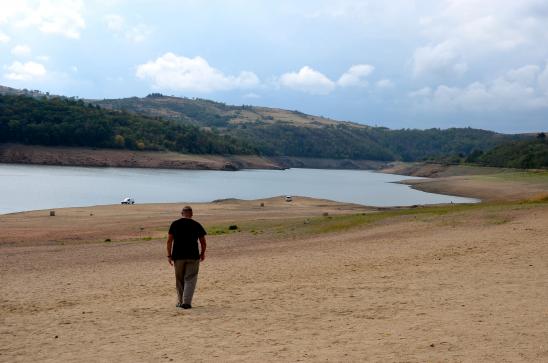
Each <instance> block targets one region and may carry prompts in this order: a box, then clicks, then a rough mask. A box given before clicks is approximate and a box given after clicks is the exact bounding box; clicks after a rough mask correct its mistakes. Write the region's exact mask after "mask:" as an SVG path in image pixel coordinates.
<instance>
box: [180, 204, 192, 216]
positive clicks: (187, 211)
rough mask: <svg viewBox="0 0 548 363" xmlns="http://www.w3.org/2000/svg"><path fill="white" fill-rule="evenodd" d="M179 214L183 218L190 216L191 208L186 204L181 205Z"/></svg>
mask: <svg viewBox="0 0 548 363" xmlns="http://www.w3.org/2000/svg"><path fill="white" fill-rule="evenodd" d="M181 214H182V215H183V217H185V218H192V208H191V207H190V206H188V205H185V206H184V207H183V210H182V211H181Z"/></svg>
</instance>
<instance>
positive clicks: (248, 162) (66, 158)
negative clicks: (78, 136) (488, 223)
mask: <svg viewBox="0 0 548 363" xmlns="http://www.w3.org/2000/svg"><path fill="white" fill-rule="evenodd" d="M0 163H3V164H23V165H50V166H78V167H117V168H145V169H180V170H222V171H236V170H243V169H265V170H284V169H289V168H311V169H359V170H379V169H381V168H383V167H386V166H387V163H386V162H382V161H374V160H350V159H329V158H325V159H324V158H309V157H290V156H273V157H266V156H260V155H212V154H181V153H176V152H170V151H135V150H125V149H99V148H85V147H50V146H39V145H22V144H11V143H7V144H0Z"/></svg>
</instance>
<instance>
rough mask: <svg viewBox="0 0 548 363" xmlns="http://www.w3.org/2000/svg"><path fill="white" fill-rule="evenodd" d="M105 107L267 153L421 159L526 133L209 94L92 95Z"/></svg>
mask: <svg viewBox="0 0 548 363" xmlns="http://www.w3.org/2000/svg"><path fill="white" fill-rule="evenodd" d="M89 101H90V102H91V103H93V104H96V105H99V106H101V107H104V108H109V109H113V110H119V111H126V112H131V113H137V114H145V115H148V116H153V117H161V118H167V119H170V120H173V121H177V122H181V123H184V124H193V125H199V126H201V127H207V128H215V129H217V130H219V132H220V133H221V134H225V135H231V136H233V137H237V138H239V139H243V140H245V141H246V142H247V143H249V144H252V145H255V146H256V147H257V148H258V150H260V152H261V153H262V154H264V155H270V156H298V157H321V158H340V159H342V158H348V159H372V160H385V161H388V160H404V161H415V160H423V159H426V158H429V157H435V156H439V155H452V154H462V155H465V156H466V155H469V154H471V153H472V152H473V151H474V150H483V151H486V150H489V149H491V148H493V147H495V146H496V145H498V144H500V143H503V142H505V141H509V140H518V139H522V138H523V137H524V136H521V135H503V134H498V133H495V132H492V131H485V130H478V129H471V128H452V129H447V130H441V129H429V130H417V129H403V130H390V129H387V128H384V127H371V126H367V125H363V124H357V123H352V122H344V121H336V120H332V119H329V118H325V117H320V116H312V115H307V114H304V113H302V112H299V111H289V110H282V109H275V108H267V107H255V106H248V105H242V106H230V105H226V104H224V103H220V102H214V101H209V100H204V99H190V98H184V97H183V98H181V97H173V96H164V95H162V94H159V93H154V94H150V95H148V96H147V97H143V98H138V97H131V98H123V99H105V100H89Z"/></svg>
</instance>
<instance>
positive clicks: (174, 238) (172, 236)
mask: <svg viewBox="0 0 548 363" xmlns="http://www.w3.org/2000/svg"><path fill="white" fill-rule="evenodd" d="M181 214H182V216H183V218H181V219H178V220H176V221H174V222H173V223H171V226H170V227H169V234H168V237H167V258H168V261H169V264H170V265H171V266H175V281H176V287H177V307H178V308H183V309H190V308H192V305H191V303H192V296H193V295H194V289H195V288H196V282H197V281H198V269H199V267H200V261H203V260H204V259H205V250H206V239H205V235H206V231H205V230H204V227H202V225H201V224H200V223H198V222H196V221H195V220H193V219H192V208H191V207H189V206H186V207H184V208H183V211H182V212H181ZM198 241H200V246H201V253H200V252H199V251H198Z"/></svg>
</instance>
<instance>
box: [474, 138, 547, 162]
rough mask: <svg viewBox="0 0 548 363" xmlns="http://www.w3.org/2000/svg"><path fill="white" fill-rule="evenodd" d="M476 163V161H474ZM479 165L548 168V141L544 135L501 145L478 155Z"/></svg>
mask: <svg viewBox="0 0 548 363" xmlns="http://www.w3.org/2000/svg"><path fill="white" fill-rule="evenodd" d="M472 161H474V160H472ZM475 161H476V162H477V163H478V164H481V165H486V166H497V167H503V168H520V169H540V168H548V141H547V140H546V135H545V134H544V133H539V134H538V137H537V139H536V140H524V141H517V142H510V143H505V144H502V145H499V146H497V147H495V148H493V149H492V150H489V151H488V152H486V153H484V154H481V155H478V157H477V159H476V160H475Z"/></svg>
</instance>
